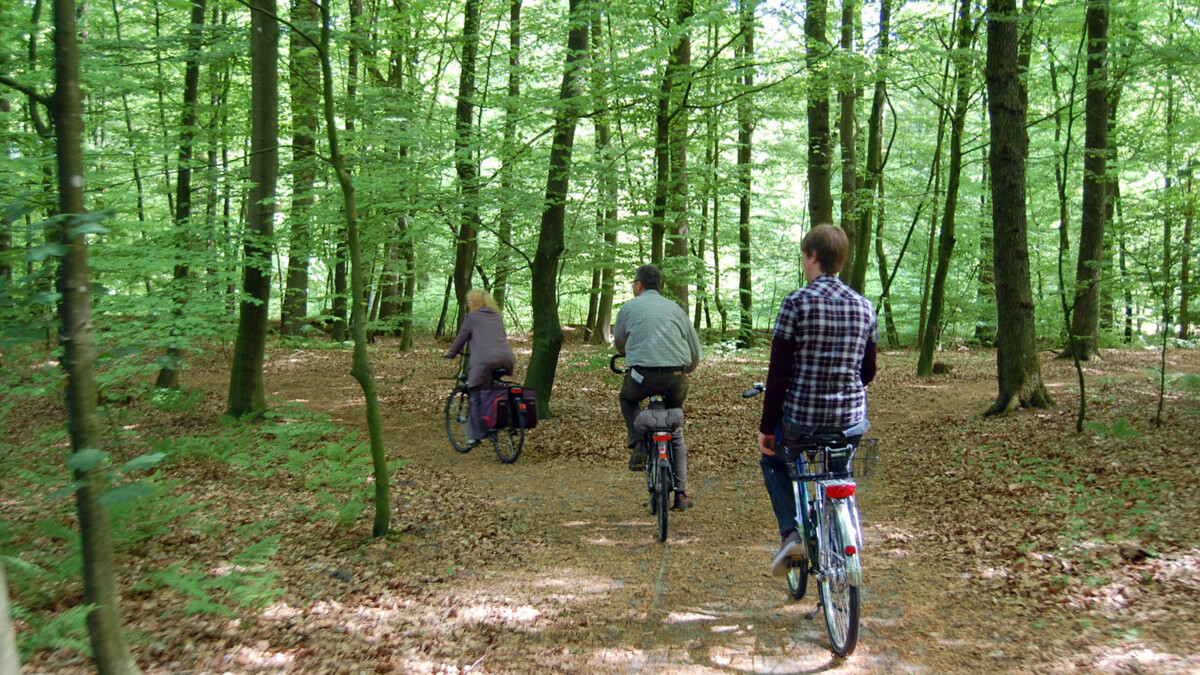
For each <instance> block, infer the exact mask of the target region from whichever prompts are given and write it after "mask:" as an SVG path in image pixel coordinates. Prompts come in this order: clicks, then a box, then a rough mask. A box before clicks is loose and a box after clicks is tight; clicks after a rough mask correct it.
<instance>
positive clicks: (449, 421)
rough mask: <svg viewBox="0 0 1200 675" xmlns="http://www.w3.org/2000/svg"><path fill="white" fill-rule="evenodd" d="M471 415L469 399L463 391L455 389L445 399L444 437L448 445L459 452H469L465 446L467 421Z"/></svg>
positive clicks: (469, 449)
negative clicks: (448, 441)
mask: <svg viewBox="0 0 1200 675" xmlns="http://www.w3.org/2000/svg"><path fill="white" fill-rule="evenodd" d="M470 414H471V399H470V397H469V396H467V391H466V390H465V389H455V390H454V391H452V392H450V397H449V398H447V399H446V435H447V436H449V437H450V445H452V446H454V449H455V450H457V451H459V452H470V451H471V447H470V446H468V445H467V419H468V417H469V415H470Z"/></svg>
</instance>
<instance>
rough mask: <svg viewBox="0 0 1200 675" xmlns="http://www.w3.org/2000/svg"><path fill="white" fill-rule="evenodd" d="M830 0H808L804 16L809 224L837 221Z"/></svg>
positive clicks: (811, 225)
mask: <svg viewBox="0 0 1200 675" xmlns="http://www.w3.org/2000/svg"><path fill="white" fill-rule="evenodd" d="M826 2H827V0H808V12H807V14H806V15H805V17H804V37H805V40H804V46H805V50H806V56H805V63H806V64H807V65H808V78H809V80H808V220H809V223H808V225H809V227H810V228H811V227H813V226H815V225H821V224H823V223H830V224H832V223H833V192H832V188H831V187H830V181H831V174H832V172H833V169H832V167H833V153H832V151H831V150H830V140H829V80H828V77H829V76H828V73H827V67H826V59H828V58H829V52H830V47H829V40H828V39H827V38H826V37H825V8H826Z"/></svg>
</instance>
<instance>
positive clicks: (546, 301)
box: [525, 0, 588, 417]
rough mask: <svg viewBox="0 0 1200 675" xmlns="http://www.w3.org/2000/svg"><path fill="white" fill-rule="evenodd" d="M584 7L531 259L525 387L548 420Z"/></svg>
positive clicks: (559, 336)
mask: <svg viewBox="0 0 1200 675" xmlns="http://www.w3.org/2000/svg"><path fill="white" fill-rule="evenodd" d="M586 7H587V4H586V3H585V2H583V0H570V14H569V17H568V23H569V25H570V26H571V30H570V33H569V34H568V37H567V56H566V65H565V67H564V69H563V80H562V88H561V89H560V91H559V100H560V101H561V103H562V105H561V107H559V109H558V112H557V113H556V114H555V116H554V139H553V141H552V142H551V146H550V170H549V174H548V176H547V178H546V202H545V209H544V210H543V212H542V223H541V230H540V232H539V235H538V246H537V252H536V253H535V254H534V258H533V267H532V270H531V272H532V277H533V289H532V294H531V299H532V303H531V304H532V305H533V353H532V354H531V355H530V357H529V372H528V374H527V375H526V377H525V385H526V386H528V387H532V388H533V389H535V390H536V391H537V404H538V409H539V410H540V411H542V414H544V415H545V416H547V417H550V416H551V415H552V412H551V409H550V392H551V390H552V389H553V388H554V374H555V371H556V370H557V367H558V353H559V350H560V349H561V348H562V341H563V333H562V326H561V325H560V324H559V320H558V283H557V273H558V259H559V256H561V255H562V251H563V228H564V223H565V219H566V206H567V204H566V202H567V189H568V187H569V184H570V179H571V151H572V149H573V145H574V143H575V127H576V125H577V124H578V122H579V115H580V99H581V95H582V93H583V84H584V75H585V73H584V68H583V66H584V65H585V60H586V59H587V49H588V21H586V20H584V17H582V16H581V14H582V13H583V12H584V11H585V8H586Z"/></svg>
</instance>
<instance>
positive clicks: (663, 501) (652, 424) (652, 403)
mask: <svg viewBox="0 0 1200 675" xmlns="http://www.w3.org/2000/svg"><path fill="white" fill-rule="evenodd" d="M623 358H625V357H624V355H622V354H613V356H612V358H611V359H609V361H608V368H609V370H611V371H612V372H614V373H616V374H618V375H624V374H625V373H626V371H627V370H628V369H627V368H617V359H623ZM666 396H667V392H651V394H650V396H649V398H648V403H647V405H646V407H645V408H643V409H642V410H641V411H640V412H639V413H638V414H637V417H636V418H634V427H635V428H640V429H642V448H644V449H645V450H646V453H647V456H646V466H645V474H646V491H647V493H649V495H650V500H649V505H650V514H651V515H653V516H656V518H657V521H658V540H659V541H660V542H665V541H666V540H667V525H668V517H667V512H668V511H670V510H671V508H670V506H669V503H670V497H671V493H672V492H673V491H674V490H675V470H674V469H673V468H672V466H673V464H674V462H675V448H674V442H673V439H675V438H676V437H681V436H680V434H681V432H680V427H681V426H682V425H683V410H682V409H680V408H667V404H666ZM643 506H645V504H643Z"/></svg>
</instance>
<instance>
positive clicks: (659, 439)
mask: <svg viewBox="0 0 1200 675" xmlns="http://www.w3.org/2000/svg"><path fill="white" fill-rule="evenodd" d="M652 438H653V439H654V440H655V441H657V442H659V443H665V442H667V441H669V440H671V434H654V436H652Z"/></svg>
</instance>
